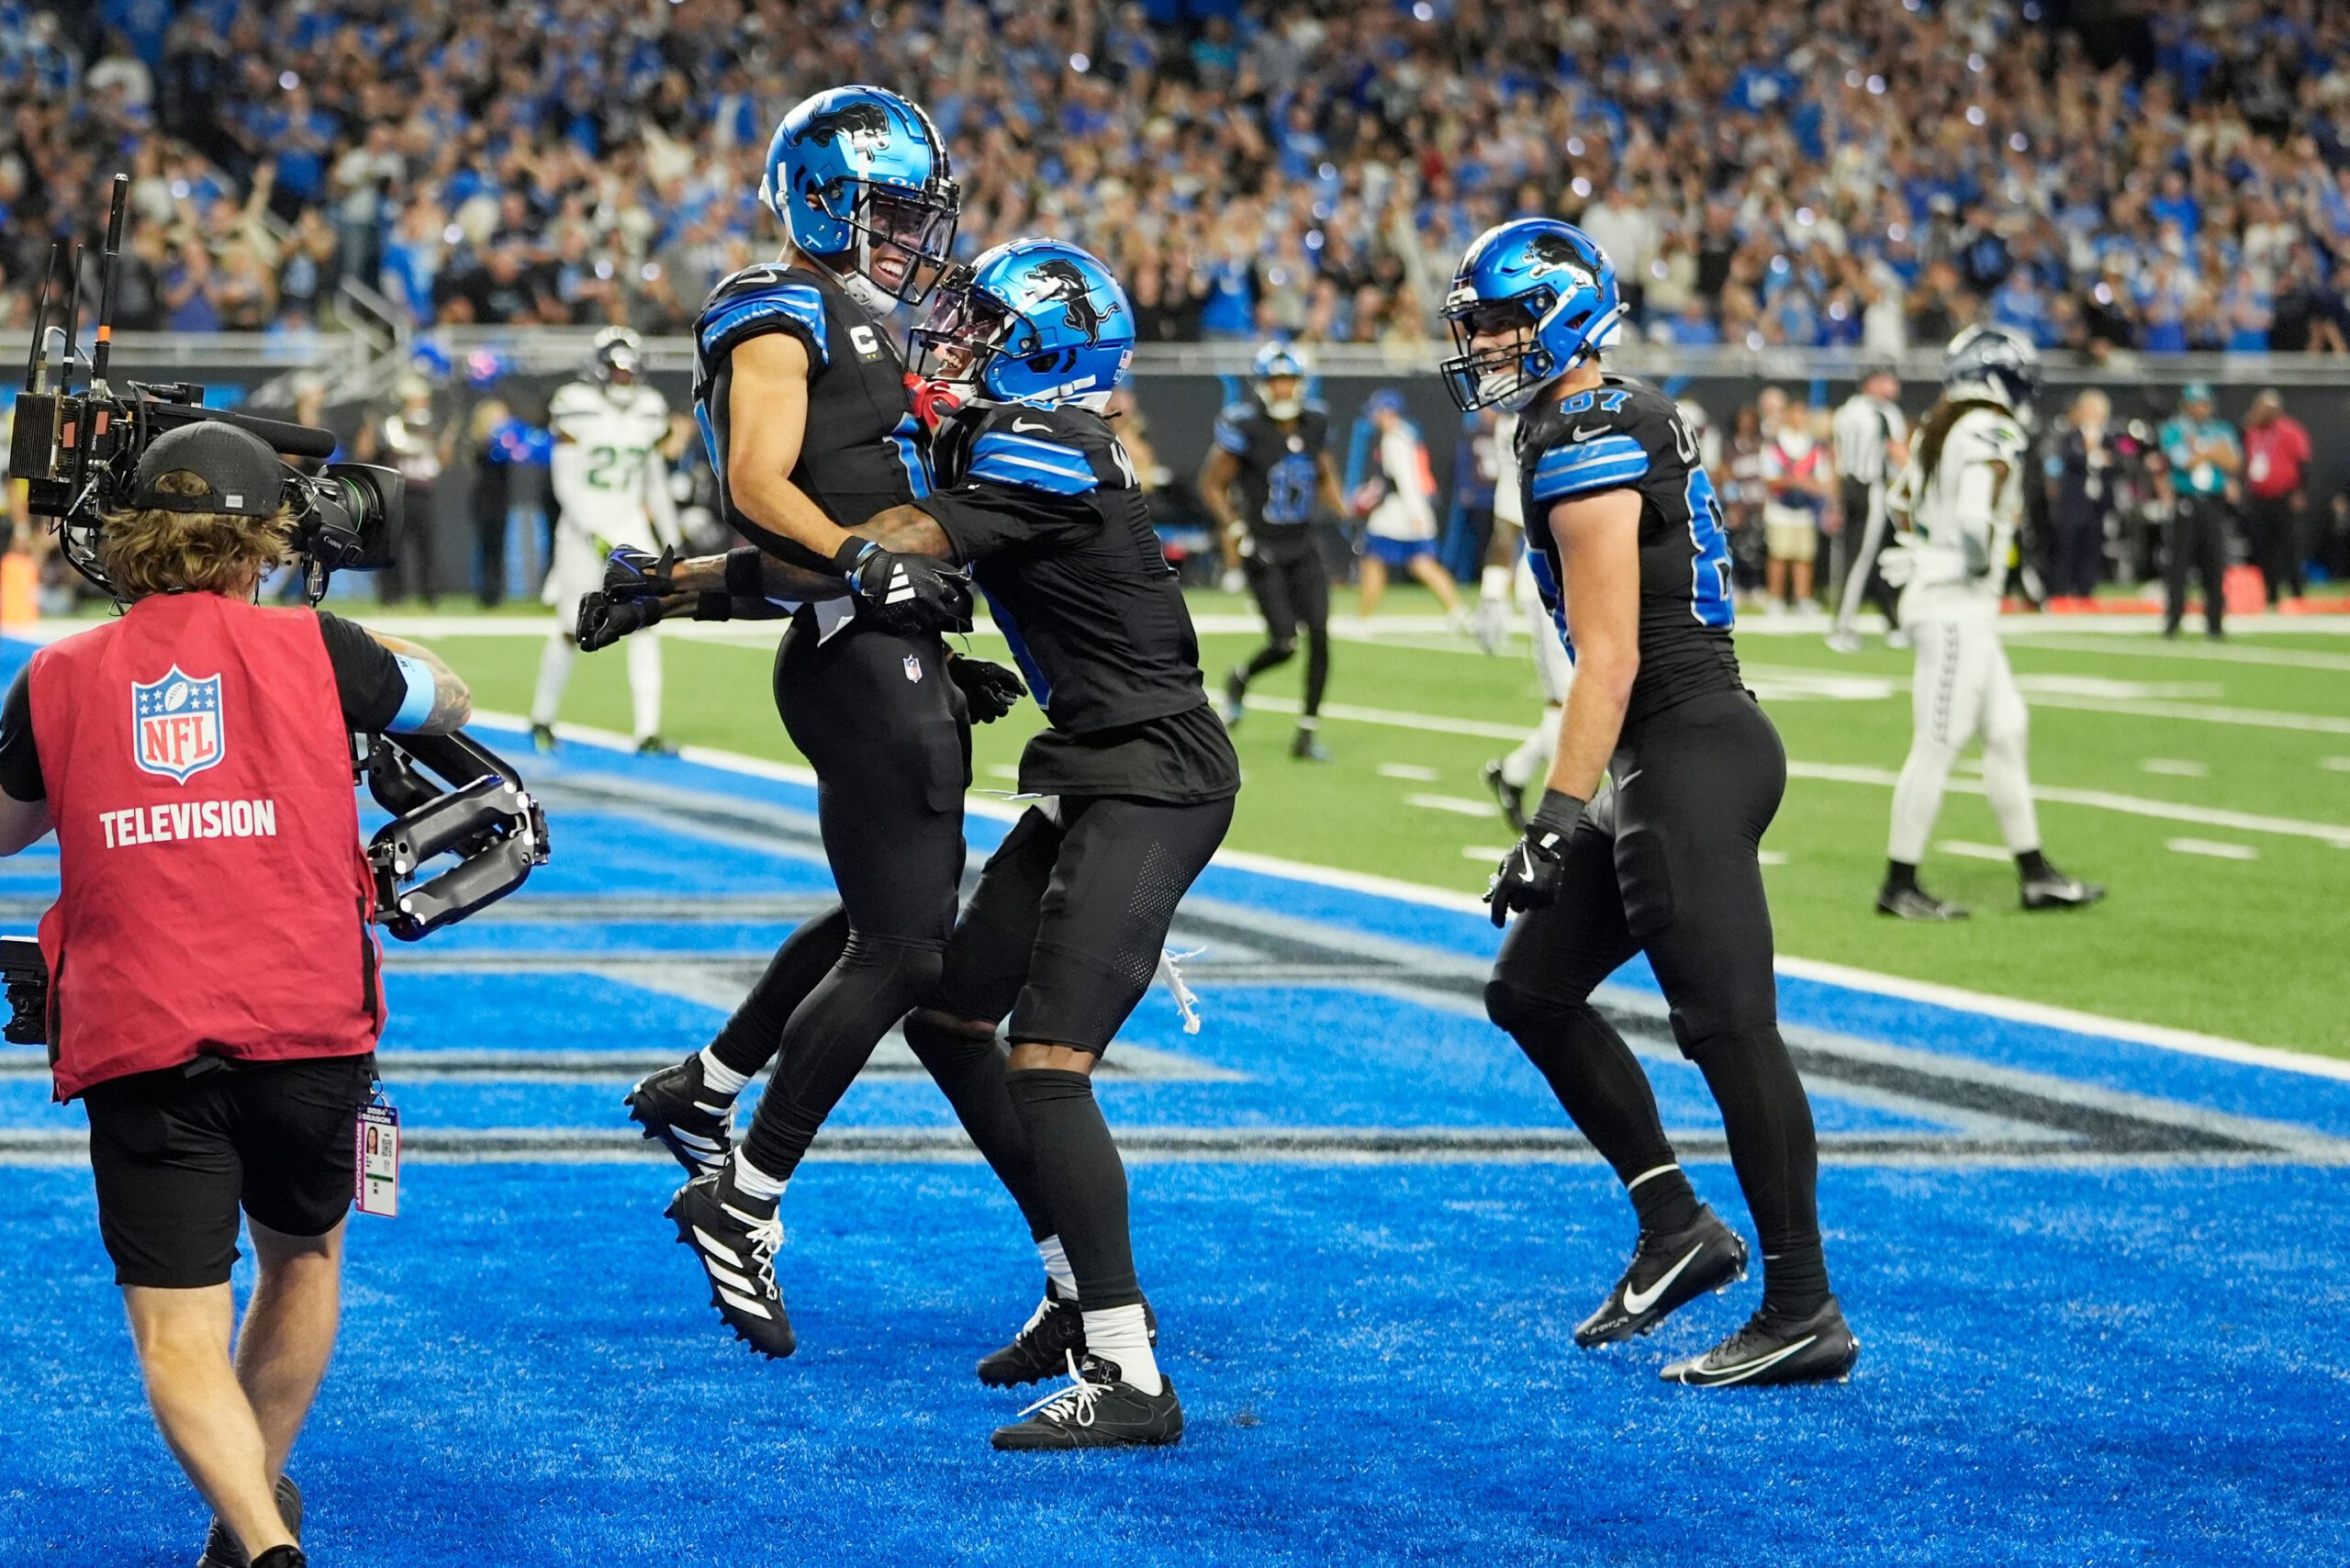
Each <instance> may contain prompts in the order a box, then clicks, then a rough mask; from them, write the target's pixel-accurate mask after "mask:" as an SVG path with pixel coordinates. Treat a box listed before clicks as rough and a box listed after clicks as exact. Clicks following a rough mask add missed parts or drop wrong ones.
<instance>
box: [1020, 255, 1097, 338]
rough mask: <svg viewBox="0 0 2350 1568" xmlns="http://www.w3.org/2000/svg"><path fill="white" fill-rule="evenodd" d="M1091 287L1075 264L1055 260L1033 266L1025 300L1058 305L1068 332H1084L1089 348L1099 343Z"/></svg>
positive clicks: (1037, 303)
mask: <svg viewBox="0 0 2350 1568" xmlns="http://www.w3.org/2000/svg"><path fill="white" fill-rule="evenodd" d="M1091 288H1092V285H1091V284H1090V283H1089V282H1087V281H1086V276H1085V274H1083V273H1081V272H1080V271H1079V270H1078V267H1077V263H1075V262H1065V261H1061V260H1059V259H1057V258H1056V259H1053V260H1050V261H1043V262H1039V263H1036V267H1035V271H1034V272H1031V273H1030V274H1028V298H1029V302H1030V303H1031V304H1035V305H1058V306H1059V307H1060V308H1061V311H1062V319H1064V320H1066V321H1067V322H1068V323H1069V328H1070V330H1073V331H1079V332H1083V333H1084V334H1085V342H1086V343H1087V345H1088V346H1089V347H1090V346H1091V345H1092V344H1094V343H1096V342H1100V341H1101V339H1102V312H1101V311H1100V310H1098V309H1096V308H1094V304H1093V300H1092V297H1091Z"/></svg>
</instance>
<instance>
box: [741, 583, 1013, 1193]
mask: <svg viewBox="0 0 2350 1568" xmlns="http://www.w3.org/2000/svg"><path fill="white" fill-rule="evenodd" d="M775 699H776V708H777V711H778V712H779V713H780V714H781V715H782V718H783V722H784V728H785V729H786V730H787V731H788V732H789V734H790V735H791V741H792V744H793V745H796V746H798V747H799V748H800V753H801V754H802V755H803V756H806V757H807V758H808V760H809V762H810V763H811V765H812V766H813V767H815V769H816V778H817V786H816V801H817V805H816V811H817V818H818V822H819V826H820V829H821V831H822V834H823V840H824V853H825V857H826V858H827V859H829V860H830V862H831V863H832V868H833V879H834V883H835V884H836V885H837V886H838V887H839V889H840V894H841V907H840V909H839V910H838V911H837V912H827V913H825V914H822V915H820V916H818V917H817V918H816V919H814V920H811V921H810V922H808V923H807V924H804V925H802V926H800V929H799V930H797V931H795V932H793V933H792V935H791V936H790V938H789V940H787V941H786V942H785V943H784V944H783V946H781V947H780V948H779V949H778V951H777V953H776V956H775V958H774V960H773V961H772V962H770V963H769V964H768V966H767V972H766V973H765V974H764V975H762V976H761V977H760V979H759V981H758V983H757V984H756V985H755V986H754V987H753V988H752V991H751V993H750V995H749V996H747V997H745V998H744V1001H743V1003H742V1005H741V1006H739V1007H738V1008H736V1009H735V1012H734V1015H733V1017H732V1018H730V1019H729V1020H728V1021H727V1024H726V1026H725V1027H724V1028H723V1029H722V1030H721V1031H720V1032H719V1036H718V1038H717V1039H716V1040H714V1041H713V1042H712V1044H711V1049H712V1054H713V1055H715V1056H716V1057H717V1058H718V1059H719V1060H721V1061H722V1062H724V1063H725V1064H726V1065H727V1066H728V1067H729V1068H731V1069H733V1070H734V1071H737V1072H741V1073H744V1074H745V1075H748V1074H751V1073H755V1072H756V1071H757V1070H759V1068H760V1067H762V1066H764V1065H766V1063H767V1059H768V1058H770V1057H772V1058H774V1060H775V1064H776V1066H775V1074H774V1077H773V1078H772V1079H771V1080H770V1081H769V1082H768V1085H767V1092H765V1093H764V1094H762V1095H761V1096H760V1098H759V1103H758V1109H757V1111H756V1112H755V1114H754V1115H753V1117H752V1120H751V1128H750V1131H749V1133H748V1134H747V1135H746V1136H745V1137H744V1140H743V1149H744V1155H745V1157H746V1158H748V1159H749V1160H750V1161H751V1163H752V1164H754V1165H755V1166H757V1167H758V1168H759V1169H760V1170H764V1171H766V1172H767V1174H768V1175H770V1176H776V1177H784V1178H788V1177H789V1176H790V1175H791V1173H792V1172H793V1171H794V1170H798V1169H799V1165H800V1158H801V1156H803V1155H804V1154H806V1152H807V1150H808V1146H809V1144H810V1142H811V1141H812V1140H813V1139H814V1137H815V1136H816V1129H817V1128H818V1127H819V1126H822V1125H823V1121H824V1118H825V1117H826V1116H828V1115H830V1114H832V1110H833V1107H834V1105H836V1104H838V1103H840V1100H841V1097H842V1096H843V1095H844V1094H846V1093H847V1092H848V1090H849V1085H850V1084H852V1083H854V1082H855V1081H856V1075H857V1074H858V1073H859V1072H860V1071H862V1070H864V1068H865V1064H866V1062H867V1060H869V1059H870V1058H871V1057H872V1055H873V1047H875V1046H876V1045H878V1043H879V1042H880V1039H881V1036H883V1035H885V1034H887V1033H888V1032H889V1030H890V1025H893V1024H895V1023H896V1022H897V1021H898V1020H899V1019H901V1018H902V1017H904V1016H905V1014H907V1013H908V1012H909V1011H910V1010H911V1009H912V1008H913V1007H914V1006H916V1005H917V1004H919V1003H920V1002H922V1001H923V998H924V997H926V996H927V995H929V993H930V992H931V991H932V990H933V989H934V987H935V986H936V984H937V982H938V975H939V969H940V964H941V960H942V955H943V954H944V952H945V949H946V938H947V935H948V934H949V933H950V932H951V931H952V930H953V928H954V923H955V905H956V895H957V891H958V890H959V888H960V885H961V881H962V876H963V791H964V790H966V789H967V788H968V786H969V783H970V777H971V771H970V766H971V765H970V722H969V719H968V713H967V711H966V710H965V708H964V704H963V698H962V694H961V693H960V692H959V691H958V690H957V689H956V687H955V683H954V682H953V681H951V680H949V679H948V678H947V677H946V650H945V648H944V646H943V645H942V644H940V642H939V640H938V638H937V636H936V635H935V634H932V635H927V636H901V635H899V634H897V633H888V632H882V631H878V630H875V629H873V628H871V627H869V626H860V625H856V624H855V623H852V624H851V625H850V626H849V627H847V628H845V629H844V630H843V631H841V632H840V633H837V634H835V635H834V637H833V638H831V639H830V640H829V641H825V642H819V641H818V638H817V635H816V627H815V624H814V620H813V617H812V616H811V615H809V614H806V613H804V612H803V613H802V614H801V615H800V616H799V617H797V618H795V619H794V621H793V622H792V624H791V627H790V629H789V631H787V632H786V633H784V638H783V642H782V644H781V645H780V646H779V647H778V649H777V650H776V665H775ZM939 1086H940V1088H941V1089H942V1090H944V1091H945V1092H946V1096H947V1099H948V1100H949V1102H951V1103H953V1104H954V1106H955V1110H956V1114H957V1116H958V1117H960V1118H961V1120H962V1122H963V1126H964V1128H965V1130H966V1131H968V1133H969V1134H970V1136H971V1139H972V1141H973V1142H974V1143H976V1144H977V1145H978V1146H979V1152H980V1153H981V1154H983V1155H985V1156H986V1157H987V1159H988V1161H989V1163H990V1165H992V1166H993V1167H995V1169H996V1170H997V1173H998V1175H999V1176H1001V1177H1002V1179H1003V1181H1004V1182H1005V1185H1006V1186H1007V1187H1011V1188H1013V1196H1014V1197H1015V1198H1016V1199H1020V1200H1021V1201H1022V1204H1023V1207H1024V1208H1025V1207H1026V1206H1027V1205H1028V1204H1030V1203H1032V1202H1033V1201H1034V1197H1033V1194H1032V1193H1026V1192H1024V1187H1025V1186H1026V1184H1027V1177H1026V1172H1027V1171H1028V1170H1029V1164H1028V1161H1027V1159H1026V1155H1025V1151H1024V1149H1022V1148H1020V1147H1019V1123H1018V1120H1017V1118H1016V1117H1015V1116H1014V1115H1013V1112H1012V1108H1011V1104H1010V1102H1009V1101H1008V1100H1007V1099H1006V1098H1005V1096H1004V1092H1003V1088H1002V1076H1001V1074H996V1075H994V1076H993V1077H992V1079H990V1077H989V1076H988V1075H986V1074H980V1073H969V1072H965V1073H962V1074H959V1075H957V1074H948V1075H945V1076H941V1077H940V1085H939Z"/></svg>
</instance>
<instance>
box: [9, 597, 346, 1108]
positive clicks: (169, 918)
mask: <svg viewBox="0 0 2350 1568" xmlns="http://www.w3.org/2000/svg"><path fill="white" fill-rule="evenodd" d="M28 679H29V682H30V696H31V699H32V718H33V738H34V741H35V743H36V744H37V745H38V746H39V751H40V771H41V779H42V782H43V783H44V784H45V785H46V786H47V788H48V790H49V810H50V817H51V818H52V819H53V820H54V821H55V822H56V823H57V850H58V871H59V875H60V878H61V880H62V884H63V886H62V890H61V891H60V892H59V894H58V899H57V902H56V904H55V905H54V906H53V907H52V908H51V909H50V912H49V913H47V914H46V915H43V916H42V917H41V923H40V946H41V952H42V954H43V955H44V956H45V957H46V958H48V960H49V972H50V1047H49V1049H50V1066H51V1069H52V1071H53V1073H54V1076H55V1079H56V1092H57V1098H58V1099H60V1100H61V1101H62V1100H70V1099H72V1098H73V1096H75V1095H76V1094H79V1093H80V1092H82V1091H83V1090H84V1089H86V1088H88V1087H89V1086H90V1085H91V1084H93V1083H103V1082H105V1081H106V1080H108V1079H111V1078H120V1077H122V1076H124V1075H125V1074H127V1073H134V1072H151V1071H155V1070H160V1069H163V1068H169V1067H177V1066H179V1065H180V1064H182V1063H184V1062H186V1061H188V1060H190V1059H192V1058H195V1057H196V1056H197V1055H199V1054H207V1053H208V1054H211V1055H216V1056H222V1057H230V1058H237V1059H239V1060H243V1061H291V1060H297V1059H303V1058H314V1057H341V1056H357V1055H361V1054H364V1052H367V1051H370V1050H373V1049H374V1048H375V1036H376V1035H377V1033H378V1032H379V1031H380V1030H381V1029H382V1027H383V1015H384V1008H383V997H382V992H381V991H380V990H379V989H378V987H377V983H376V975H375V969H376V959H377V951H376V946H375V933H374V931H373V930H372V929H370V927H369V924H368V920H369V916H370V914H371V913H372V911H373V907H374V902H375V895H374V880H373V879H372V877H371V876H370V875H369V873H368V868H367V857H366V856H365V854H364V852H363V851H362V849H361V848H360V844H359V807H358V801H357V799H356V796H355V794H354V792H353V786H352V779H351V763H350V745H349V742H348V741H347V739H346V738H345V731H344V729H343V722H342V708H341V700H339V699H338V697H337V695H336V691H335V681H334V668H333V666H332V665H331V664H330V663H329V661H328V658H327V649H326V640H325V638H324V637H323V636H321V635H320V634H319V622H318V617H317V616H316V615H314V614H312V613H311V612H310V611H309V610H290V609H289V610H280V609H263V607H261V606H259V605H254V604H247V603H245V602H243V601H241V600H239V599H224V598H222V597H221V596H220V595H218V594H213V593H184V594H157V595H155V596H153V597H151V598H148V599H140V601H139V602H138V603H136V604H134V605H132V606H131V607H130V609H129V611H128V612H126V613H125V614H124V615H123V617H122V618H121V619H120V620H119V621H115V622H109V623H107V624H106V625H104V626H100V627H98V628H96V629H95V630H94V631H90V632H84V633H81V634H79V635H77V636H72V637H67V638H65V639H64V640H63V641H62V642H58V643H54V644H50V646H48V647H46V648H43V649H42V650H41V651H40V652H39V653H38V654H35V655H33V661H32V672H31V675H30V676H29V678H28Z"/></svg>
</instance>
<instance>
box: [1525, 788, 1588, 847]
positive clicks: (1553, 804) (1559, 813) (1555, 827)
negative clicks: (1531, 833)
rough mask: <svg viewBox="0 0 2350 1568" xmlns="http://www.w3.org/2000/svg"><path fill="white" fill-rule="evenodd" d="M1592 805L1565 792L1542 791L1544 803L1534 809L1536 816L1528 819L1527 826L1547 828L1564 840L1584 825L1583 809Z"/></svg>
mask: <svg viewBox="0 0 2350 1568" xmlns="http://www.w3.org/2000/svg"><path fill="white" fill-rule="evenodd" d="M1590 803H1591V802H1589V801H1583V800H1579V799H1577V798H1576V797H1575V796H1572V795H1570V794H1568V793H1567V792H1566V791H1565V790H1543V791H1542V803H1541V804H1540V805H1539V806H1537V807H1536V808H1535V809H1534V815H1533V816H1531V817H1529V818H1528V819H1527V824H1526V825H1527V826H1528V827H1539V828H1545V829H1548V830H1549V831H1550V832H1552V833H1555V834H1558V835H1559V836H1560V837H1561V838H1564V837H1566V836H1568V835H1569V834H1572V833H1573V832H1574V831H1575V828H1576V826H1577V825H1578V824H1579V823H1582V821H1583V809H1584V807H1586V806H1588V805H1589V804H1590Z"/></svg>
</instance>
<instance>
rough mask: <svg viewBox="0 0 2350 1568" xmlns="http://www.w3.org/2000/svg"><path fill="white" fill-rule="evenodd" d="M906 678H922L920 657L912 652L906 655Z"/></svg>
mask: <svg viewBox="0 0 2350 1568" xmlns="http://www.w3.org/2000/svg"><path fill="white" fill-rule="evenodd" d="M906 678H907V679H908V680H920V679H921V678H922V659H921V657H920V656H919V655H914V654H908V655H906Z"/></svg>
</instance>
